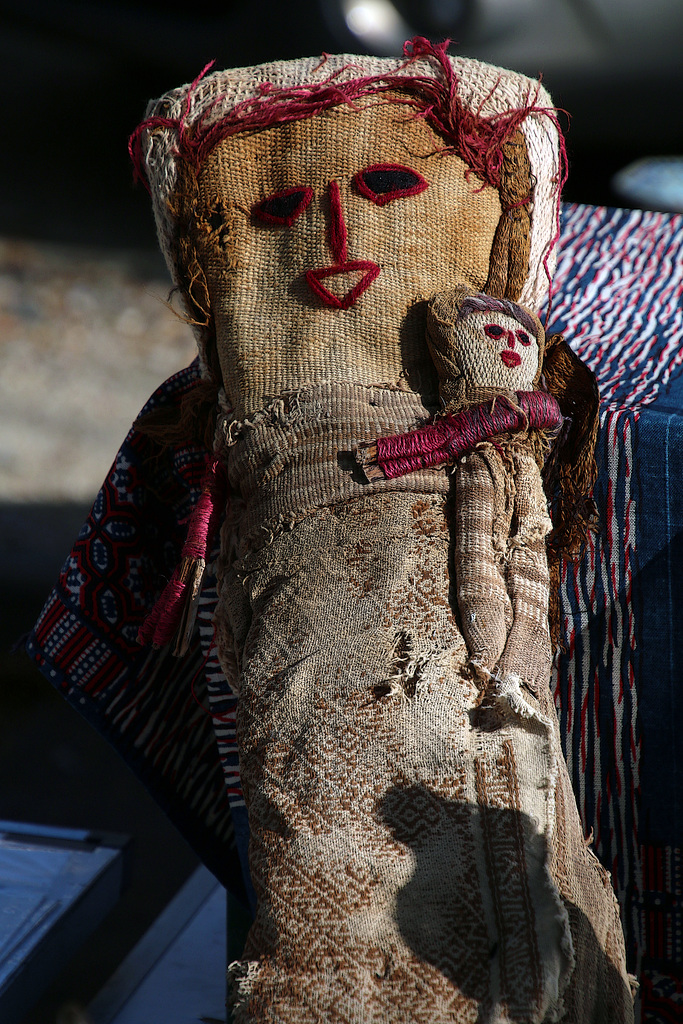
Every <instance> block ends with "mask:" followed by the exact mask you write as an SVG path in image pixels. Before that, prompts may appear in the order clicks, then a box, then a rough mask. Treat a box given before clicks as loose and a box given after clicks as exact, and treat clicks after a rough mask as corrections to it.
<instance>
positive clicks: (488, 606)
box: [358, 288, 562, 713]
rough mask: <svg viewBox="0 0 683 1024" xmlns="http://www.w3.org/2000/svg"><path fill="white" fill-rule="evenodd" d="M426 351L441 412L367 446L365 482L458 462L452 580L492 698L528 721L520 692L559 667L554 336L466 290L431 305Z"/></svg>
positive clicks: (509, 306) (473, 657)
mask: <svg viewBox="0 0 683 1024" xmlns="http://www.w3.org/2000/svg"><path fill="white" fill-rule="evenodd" d="M427 343H428V346H429V351H430V353H431V356H432V359H433V361H434V365H435V367H436V370H437V373H438V375H439V394H440V397H441V402H442V405H443V408H444V412H443V414H442V415H440V416H439V417H437V418H435V420H434V421H433V422H432V423H431V424H429V425H427V426H426V427H421V428H418V429H417V430H415V431H412V432H411V433H410V434H404V435H400V436H398V437H393V438H391V437H389V438H379V439H378V440H377V441H376V442H373V443H371V444H369V445H364V446H359V449H358V459H359V462H360V463H361V465H362V466H363V468H364V471H365V473H366V476H367V477H368V479H377V478H379V477H384V478H391V477H395V476H398V475H402V474H403V473H406V472H410V471H411V470H414V469H418V468H421V467H425V466H429V465H436V464H439V463H443V462H453V463H455V465H456V471H455V521H454V526H453V533H454V563H455V565H454V569H455V583H456V594H457V604H458V609H459V612H460V619H461V627H462V631H463V635H464V637H465V640H466V642H467V646H468V650H469V654H470V662H471V665H472V666H473V668H474V669H475V671H476V672H477V674H478V675H479V676H480V677H481V678H482V681H483V682H485V684H486V686H485V689H486V692H487V693H489V694H495V695H498V696H501V697H506V698H507V699H508V702H511V703H512V704H514V705H516V706H517V708H518V710H520V711H522V712H523V713H524V701H523V700H522V699H521V695H520V690H519V687H520V684H521V683H522V682H523V683H524V684H526V686H528V687H529V689H531V691H532V692H533V691H535V690H536V688H537V686H539V685H546V684H547V682H548V678H549V674H550V663H551V644H550V634H549V628H548V603H549V591H550V581H549V572H548V561H547V556H546V536H547V534H548V533H549V532H550V530H551V528H552V524H551V521H550V518H549V516H548V509H547V501H546V496H545V494H544V491H543V486H542V483H541V474H540V469H541V467H542V465H543V461H544V458H545V455H546V454H547V451H548V449H549V446H550V438H551V436H552V432H553V431H556V430H557V429H558V428H559V427H560V425H561V423H562V415H561V413H560V409H559V406H558V404H557V402H556V401H555V399H554V398H553V397H552V396H551V395H549V394H547V393H546V392H545V391H541V390H538V383H539V380H540V376H541V367H542V363H543V353H544V347H545V332H544V330H543V327H542V325H541V323H540V322H539V320H538V318H537V317H536V316H534V314H533V313H531V312H530V311H529V310H527V309H525V308H524V307H522V306H519V305H517V304H516V303H513V302H511V301H509V300H506V299H495V298H492V297H491V296H488V295H484V294H481V293H477V294H472V293H471V292H469V291H468V290H467V289H465V288H457V289H455V290H454V291H450V292H442V293H440V294H438V295H436V296H434V298H433V299H432V300H431V302H430V304H429V311H428V317H427Z"/></svg>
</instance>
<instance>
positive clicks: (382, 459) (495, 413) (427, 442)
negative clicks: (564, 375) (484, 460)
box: [377, 391, 562, 480]
mask: <svg viewBox="0 0 683 1024" xmlns="http://www.w3.org/2000/svg"><path fill="white" fill-rule="evenodd" d="M516 397H517V400H518V402H519V407H515V406H514V405H513V404H512V402H511V401H510V400H509V399H507V398H505V397H504V396H500V397H498V398H496V399H492V400H491V401H489V402H484V403H482V404H481V405H476V406H473V407H472V408H470V409H464V410H463V411H462V412H458V413H455V414H454V415H452V416H443V417H440V418H439V419H437V420H435V421H434V422H433V423H429V424H427V426H424V427H418V429H417V430H411V431H410V432H409V433H407V434H397V435H394V436H393V437H380V438H378V440H377V464H378V465H379V467H380V469H381V470H382V472H383V473H384V475H385V477H386V478H387V479H388V480H392V479H394V478H395V477H397V476H404V475H405V474H406V473H413V472H414V471H415V470H418V469H427V468H429V467H430V466H437V465H440V464H442V463H445V462H453V461H454V460H455V459H457V458H458V457H459V456H460V455H463V454H464V453H465V452H468V451H471V450H472V449H473V448H475V447H476V445H478V444H480V443H481V442H482V441H487V440H490V439H491V438H492V437H495V435H496V434H504V433H512V432H514V431H518V430H523V429H526V428H531V429H534V430H552V429H554V428H556V427H559V426H560V424H561V423H562V413H561V412H560V407H559V405H558V404H557V402H556V401H555V399H554V398H553V397H552V395H548V394H546V393H545V392H543V391H518V392H516Z"/></svg>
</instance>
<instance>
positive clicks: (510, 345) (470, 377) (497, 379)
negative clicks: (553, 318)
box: [427, 288, 545, 410]
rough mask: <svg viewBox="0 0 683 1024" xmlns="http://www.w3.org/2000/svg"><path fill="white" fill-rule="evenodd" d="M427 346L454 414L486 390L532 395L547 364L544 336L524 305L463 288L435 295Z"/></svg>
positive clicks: (441, 390) (428, 315)
mask: <svg viewBox="0 0 683 1024" xmlns="http://www.w3.org/2000/svg"><path fill="white" fill-rule="evenodd" d="M427 344H428V346H429V351H430V354H431V356H432V359H433V361H434V365H435V366H436V370H437V373H438V375H439V394H440V397H441V399H442V402H443V404H444V405H445V406H446V407H447V408H448V409H449V410H452V409H454V408H459V407H462V406H463V405H465V404H467V403H468V402H469V401H471V400H472V397H473V396H476V395H477V394H480V393H481V392H482V390H486V389H490V390H500V391H530V390H532V389H533V388H534V387H535V386H536V384H537V383H538V379H539V377H540V374H541V368H542V364H543V354H544V349H545V332H544V330H543V327H542V325H541V323H540V321H539V319H538V317H536V316H535V315H534V314H533V313H532V312H531V311H530V310H528V309H525V308H524V306H520V305H518V304H517V303H516V302H511V301H510V300H509V299H497V298H494V297H492V296H490V295H485V294H483V293H481V292H479V293H471V292H469V291H467V289H464V288H456V289H454V290H451V291H447V292H442V293H440V294H437V295H435V296H434V297H433V298H432V300H431V301H430V303H429V311H428V314H427Z"/></svg>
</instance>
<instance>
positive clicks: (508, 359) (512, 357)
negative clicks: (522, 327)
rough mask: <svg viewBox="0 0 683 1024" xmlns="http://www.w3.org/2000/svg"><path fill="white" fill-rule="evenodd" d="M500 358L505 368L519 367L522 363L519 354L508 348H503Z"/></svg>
mask: <svg viewBox="0 0 683 1024" xmlns="http://www.w3.org/2000/svg"><path fill="white" fill-rule="evenodd" d="M500 358H501V359H502V360H503V362H504V363H505V365H506V366H509V367H513V366H519V364H520V363H521V361H522V357H521V356H520V354H519V352H513V351H512V349H510V348H505V349H503V351H502V352H501V353H500Z"/></svg>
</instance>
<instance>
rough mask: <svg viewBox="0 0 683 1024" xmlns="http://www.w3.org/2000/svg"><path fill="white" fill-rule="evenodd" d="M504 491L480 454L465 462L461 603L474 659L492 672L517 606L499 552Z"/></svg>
mask: <svg viewBox="0 0 683 1024" xmlns="http://www.w3.org/2000/svg"><path fill="white" fill-rule="evenodd" d="M498 490H499V488H496V485H495V481H494V479H493V477H492V475H491V471H490V469H489V466H488V463H487V461H486V459H485V458H484V457H483V456H482V454H481V453H480V452H476V451H475V452H471V453H470V454H469V455H466V456H464V457H463V458H462V459H460V461H459V462H458V464H457V469H456V474H455V500H456V510H455V585H456V589H457V603H458V608H459V611H460V619H461V626H462V632H463V635H464V637H465V640H466V642H467V647H468V650H469V653H470V657H471V659H472V661H473V663H474V664H476V665H480V666H481V667H483V668H485V669H488V670H489V671H491V670H492V669H493V668H494V666H495V665H496V663H497V661H498V659H499V658H500V656H501V654H502V653H503V649H504V647H505V642H506V639H507V634H508V629H509V627H510V625H511V622H512V605H511V602H510V598H509V596H508V591H507V587H506V584H505V579H504V577H503V573H502V570H501V568H500V558H496V552H495V551H494V541H493V535H494V522H495V518H496V511H497V505H498V503H499V502H500V500H501V497H502V496H501V495H500V494H498V493H497V491H498Z"/></svg>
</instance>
